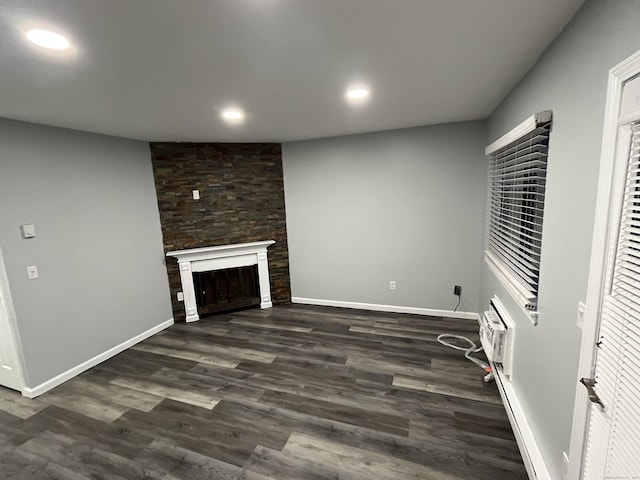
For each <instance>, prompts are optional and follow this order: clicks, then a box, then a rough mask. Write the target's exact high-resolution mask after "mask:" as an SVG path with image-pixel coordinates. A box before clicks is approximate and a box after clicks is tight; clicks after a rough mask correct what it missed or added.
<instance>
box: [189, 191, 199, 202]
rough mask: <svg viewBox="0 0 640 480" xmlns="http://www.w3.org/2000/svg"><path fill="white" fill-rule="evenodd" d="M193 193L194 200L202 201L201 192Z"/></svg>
mask: <svg viewBox="0 0 640 480" xmlns="http://www.w3.org/2000/svg"><path fill="white" fill-rule="evenodd" d="M191 193H192V195H193V199H194V200H200V190H192V191H191Z"/></svg>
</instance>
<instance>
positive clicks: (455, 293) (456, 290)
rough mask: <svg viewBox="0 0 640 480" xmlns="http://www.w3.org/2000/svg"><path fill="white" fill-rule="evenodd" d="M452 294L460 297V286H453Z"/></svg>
mask: <svg viewBox="0 0 640 480" xmlns="http://www.w3.org/2000/svg"><path fill="white" fill-rule="evenodd" d="M453 294H454V295H458V296H460V295H462V287H461V286H460V285H454V286H453Z"/></svg>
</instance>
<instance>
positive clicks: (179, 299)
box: [177, 292, 184, 302]
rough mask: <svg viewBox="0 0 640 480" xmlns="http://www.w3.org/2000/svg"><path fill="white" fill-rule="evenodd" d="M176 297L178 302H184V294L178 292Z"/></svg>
mask: <svg viewBox="0 0 640 480" xmlns="http://www.w3.org/2000/svg"><path fill="white" fill-rule="evenodd" d="M177 297H178V301H179V302H184V293H182V292H178V295H177Z"/></svg>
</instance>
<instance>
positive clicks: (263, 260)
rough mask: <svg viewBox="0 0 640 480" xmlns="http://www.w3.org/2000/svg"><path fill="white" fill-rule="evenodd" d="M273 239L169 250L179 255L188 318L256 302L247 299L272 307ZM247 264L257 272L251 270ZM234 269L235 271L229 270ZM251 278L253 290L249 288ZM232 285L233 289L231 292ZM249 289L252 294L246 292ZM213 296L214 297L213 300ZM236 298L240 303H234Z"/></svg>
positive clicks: (265, 306)
mask: <svg viewBox="0 0 640 480" xmlns="http://www.w3.org/2000/svg"><path fill="white" fill-rule="evenodd" d="M274 243H276V242H275V241H274V240H266V241H264V242H252V243H238V244H234V245H221V246H216V247H204V248H191V249H188V250H176V251H172V252H167V257H175V258H177V259H178V267H179V270H180V281H181V282H182V294H183V296H184V309H185V313H186V321H187V322H195V321H197V320H199V319H200V313H202V314H203V315H206V314H209V313H213V312H215V311H220V310H222V309H227V308H238V307H241V306H247V305H253V304H254V303H251V304H249V303H248V302H255V304H256V305H260V308H269V307H271V306H272V303H271V286H270V284H269V263H268V260H267V248H268V247H269V246H271V245H273V244H274ZM247 267H248V268H249V269H252V270H253V272H254V273H253V274H252V273H250V270H247ZM232 270H234V271H236V272H235V273H230V272H231V271H232ZM238 270H239V271H240V272H238ZM252 275H253V278H254V280H253V281H252V280H251V276H252ZM252 282H253V287H254V290H253V292H252V291H251V288H250V287H251V286H252V285H251V283H252ZM240 284H242V287H245V286H246V287H247V289H246V292H245V291H244V290H243V292H244V293H239V290H238V289H236V287H239V286H240ZM230 287H231V288H232V289H233V290H234V293H233V295H232V296H230V293H229V288H230ZM247 292H248V293H253V296H249V297H247V296H245V295H246V293H247ZM212 299H213V300H214V301H213V302H210V301H211V300H212ZM256 300H257V301H256ZM205 302H206V303H205ZM234 302H237V306H232V304H234ZM199 312H200V313H199Z"/></svg>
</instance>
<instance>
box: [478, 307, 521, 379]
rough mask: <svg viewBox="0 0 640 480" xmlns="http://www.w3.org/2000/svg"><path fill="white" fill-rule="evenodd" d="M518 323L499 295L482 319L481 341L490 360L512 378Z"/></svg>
mask: <svg viewBox="0 0 640 480" xmlns="http://www.w3.org/2000/svg"><path fill="white" fill-rule="evenodd" d="M515 334H516V324H515V322H514V321H513V319H512V318H511V315H509V312H508V311H507V310H506V308H505V307H504V305H503V304H502V302H501V301H500V300H499V299H498V297H497V296H495V295H494V296H493V298H492V299H491V302H490V304H489V310H487V311H486V312H484V315H483V316H482V319H481V320H480V341H481V342H482V346H483V347H484V351H485V353H486V355H487V358H488V359H489V361H490V362H492V363H493V364H495V365H496V366H497V367H498V368H500V369H501V370H502V373H504V375H506V376H507V377H509V378H511V376H512V374H513V347H514V343H515Z"/></svg>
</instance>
